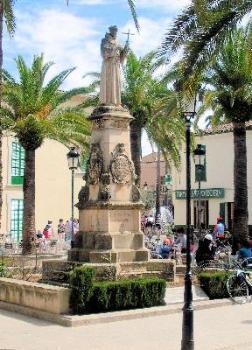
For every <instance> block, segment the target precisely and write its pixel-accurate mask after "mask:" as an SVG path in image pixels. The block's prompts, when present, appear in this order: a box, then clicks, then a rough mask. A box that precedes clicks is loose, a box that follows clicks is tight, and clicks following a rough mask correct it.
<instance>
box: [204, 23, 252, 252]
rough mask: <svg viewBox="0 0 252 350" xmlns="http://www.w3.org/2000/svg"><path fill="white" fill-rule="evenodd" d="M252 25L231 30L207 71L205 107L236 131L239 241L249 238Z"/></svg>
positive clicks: (236, 236) (217, 120)
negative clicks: (208, 87) (249, 123)
mask: <svg viewBox="0 0 252 350" xmlns="http://www.w3.org/2000/svg"><path fill="white" fill-rule="evenodd" d="M251 39H252V25H248V26H247V27H246V28H245V29H244V28H239V29H236V30H234V31H233V32H231V33H230V34H229V35H228V36H227V38H226V39H225V41H224V44H223V48H222V50H221V51H220V52H219V54H218V56H217V57H216V60H215V62H214V63H213V65H212V67H211V68H210V70H209V72H208V75H207V79H206V81H207V83H208V84H211V91H209V92H208V96H207V97H208V98H207V100H206V102H207V103H205V108H207V107H211V108H212V109H213V111H214V113H215V115H214V118H213V123H214V124H215V125H216V124H217V123H227V122H228V123H232V125H233V135H234V190H235V193H234V223H233V234H234V240H235V248H237V242H238V241H239V240H244V239H247V238H248V188H247V147H246V121H248V120H251V119H252V51H251V47H252V40H251Z"/></svg>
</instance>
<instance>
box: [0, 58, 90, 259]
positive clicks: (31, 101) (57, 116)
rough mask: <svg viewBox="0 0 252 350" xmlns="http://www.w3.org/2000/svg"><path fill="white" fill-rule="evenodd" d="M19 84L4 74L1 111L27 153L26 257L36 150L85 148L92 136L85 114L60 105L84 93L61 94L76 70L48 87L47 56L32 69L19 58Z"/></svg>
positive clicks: (31, 222) (3, 123)
mask: <svg viewBox="0 0 252 350" xmlns="http://www.w3.org/2000/svg"><path fill="white" fill-rule="evenodd" d="M16 64H17V70H18V74H19V80H18V81H16V80H15V79H14V78H13V77H12V76H11V75H10V74H8V73H7V72H4V73H3V77H4V86H3V91H2V99H3V102H4V107H2V108H1V110H0V112H1V127H2V129H5V130H9V131H10V132H11V133H12V134H14V135H15V136H16V137H17V139H18V140H19V143H20V144H21V146H22V147H23V148H24V150H25V170H24V184H23V191H24V212H23V242H24V245H23V253H24V254H29V253H30V252H31V251H32V249H33V245H32V240H33V237H34V233H35V159H36V150H37V149H38V148H39V147H40V146H41V145H42V143H43V140H44V139H45V138H51V139H54V140H57V141H59V142H61V143H63V144H65V145H77V146H82V147H85V146H87V142H88V135H89V134H90V128H89V123H88V121H87V119H86V118H85V117H84V116H83V113H80V112H79V113H77V112H76V111H75V110H74V109H60V107H59V106H60V105H61V104H62V103H63V102H65V101H67V100H68V99H69V98H70V97H72V96H73V95H75V94H78V93H80V92H84V91H85V90H84V89H75V90H72V91H69V92H60V91H59V88H60V86H61V85H62V83H63V82H64V80H65V79H66V78H67V77H68V76H69V74H70V73H71V72H72V71H73V69H68V70H65V71H63V72H61V73H59V74H58V75H56V76H55V77H54V78H52V79H51V80H50V81H49V82H48V83H47V84H44V82H45V79H46V74H47V72H48V70H49V68H50V67H51V66H52V63H51V62H49V63H45V64H44V60H43V55H40V56H35V57H34V59H33V62H32V65H31V67H28V66H27V65H26V63H25V61H24V59H23V58H22V57H21V56H19V57H18V58H17V59H16Z"/></svg>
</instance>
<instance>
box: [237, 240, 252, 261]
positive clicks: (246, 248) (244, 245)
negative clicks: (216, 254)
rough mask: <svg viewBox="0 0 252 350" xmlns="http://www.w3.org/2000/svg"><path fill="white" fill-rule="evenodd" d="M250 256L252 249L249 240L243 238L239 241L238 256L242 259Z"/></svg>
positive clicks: (251, 255)
mask: <svg viewBox="0 0 252 350" xmlns="http://www.w3.org/2000/svg"><path fill="white" fill-rule="evenodd" d="M251 257H252V249H251V246H250V244H249V241H246V240H244V241H242V242H241V248H240V249H239V251H238V258H239V259H242V260H244V259H248V258H251Z"/></svg>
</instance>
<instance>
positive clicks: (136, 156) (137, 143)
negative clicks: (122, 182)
mask: <svg viewBox="0 0 252 350" xmlns="http://www.w3.org/2000/svg"><path fill="white" fill-rule="evenodd" d="M141 136H142V128H141V127H140V126H138V125H134V122H132V123H131V125H130V146H131V157H132V161H133V163H134V166H135V173H136V175H137V179H136V182H135V183H136V186H138V187H140V180H141V153H142V152H141Z"/></svg>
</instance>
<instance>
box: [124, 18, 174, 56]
mask: <svg viewBox="0 0 252 350" xmlns="http://www.w3.org/2000/svg"><path fill="white" fill-rule="evenodd" d="M170 23H171V20H170V19H169V18H165V19H164V18H161V19H159V21H158V22H157V21H154V20H152V19H149V18H146V17H140V18H139V24H140V32H139V33H137V32H136V28H135V25H134V23H133V21H130V22H128V23H127V24H126V25H125V26H124V27H123V28H122V32H126V31H128V29H130V31H131V33H135V35H134V36H131V37H130V47H131V49H132V50H133V51H134V52H135V53H137V54H138V55H140V56H142V55H144V54H146V53H148V52H150V51H151V50H154V49H156V48H158V47H159V46H160V44H161V41H162V37H163V35H164V33H165V31H166V29H167V27H168V26H169V24H170ZM124 39H125V38H124Z"/></svg>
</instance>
